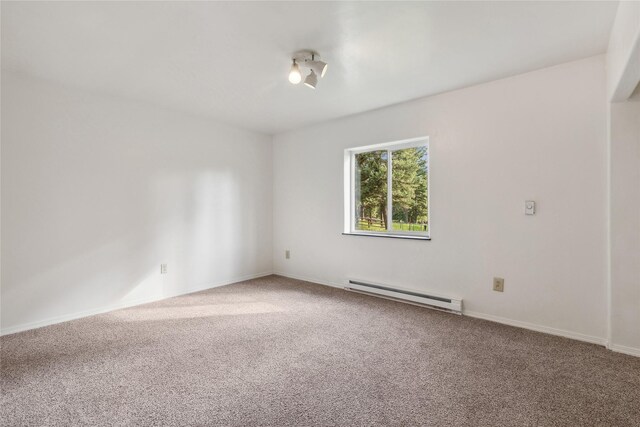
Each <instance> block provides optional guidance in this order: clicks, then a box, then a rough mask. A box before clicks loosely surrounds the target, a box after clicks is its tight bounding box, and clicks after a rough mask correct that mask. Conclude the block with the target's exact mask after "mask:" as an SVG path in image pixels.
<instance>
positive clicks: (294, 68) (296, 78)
mask: <svg viewBox="0 0 640 427" xmlns="http://www.w3.org/2000/svg"><path fill="white" fill-rule="evenodd" d="M289 81H290V82H291V83H293V84H294V85H297V84H298V83H300V81H302V75H301V74H300V67H298V64H296V60H295V59H294V60H293V65H291V71H290V72H289Z"/></svg>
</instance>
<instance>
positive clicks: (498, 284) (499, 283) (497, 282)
mask: <svg viewBox="0 0 640 427" xmlns="http://www.w3.org/2000/svg"><path fill="white" fill-rule="evenodd" d="M493 290H494V291H496V292H504V279H503V278H502V277H494V278H493Z"/></svg>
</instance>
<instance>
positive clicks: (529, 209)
mask: <svg viewBox="0 0 640 427" xmlns="http://www.w3.org/2000/svg"><path fill="white" fill-rule="evenodd" d="M524 214H525V215H535V214H536V202H534V201H533V200H527V201H526V202H524Z"/></svg>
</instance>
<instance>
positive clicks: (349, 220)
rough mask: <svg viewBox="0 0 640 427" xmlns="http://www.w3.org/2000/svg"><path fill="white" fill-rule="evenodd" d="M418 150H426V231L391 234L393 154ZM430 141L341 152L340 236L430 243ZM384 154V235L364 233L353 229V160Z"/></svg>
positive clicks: (409, 141)
mask: <svg viewBox="0 0 640 427" xmlns="http://www.w3.org/2000/svg"><path fill="white" fill-rule="evenodd" d="M420 146H426V147H427V153H428V155H427V212H429V222H428V224H429V228H428V230H429V231H426V232H424V231H399V230H393V206H392V205H393V196H392V195H393V187H392V186H393V182H392V181H393V180H392V179H391V177H392V174H393V170H392V160H393V154H392V153H393V152H394V151H397V150H404V149H407V148H415V147H420ZM429 148H430V147H429V137H428V136H423V137H419V138H411V139H404V140H401V141H393V142H385V143H382V144H375V145H367V146H363V147H356V148H348V149H346V150H344V232H343V234H351V235H359V236H377V237H396V238H404V239H419V240H430V239H431V191H430V190H431V189H430V187H431V179H430V176H429V175H430V173H431V167H430V163H431V151H430V149H429ZM381 150H387V212H388V218H391V220H390V221H387V222H388V224H387V231H384V232H381V231H367V230H358V229H356V224H355V222H356V211H355V209H356V201H355V196H356V189H355V184H356V182H355V181H356V180H355V170H356V167H355V158H356V154H360V153H366V152H370V151H381Z"/></svg>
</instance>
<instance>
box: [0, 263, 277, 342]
mask: <svg viewBox="0 0 640 427" xmlns="http://www.w3.org/2000/svg"><path fill="white" fill-rule="evenodd" d="M272 274H273V273H272V272H270V271H269V272H263V273H257V274H250V275H246V276H239V277H234V278H231V279H227V280H223V281H220V282H215V283H212V284H208V285H206V286H202V287H199V288H195V289H190V290H188V291H186V292H178V293H175V294H168V295H162V296H160V297H155V298H143V299H137V300H129V301H122V302H119V303H117V304H110V305H107V306H104V307H100V308H94V309H91V310H83V311H78V312H75V313H71V314H65V315H62V316H55V317H50V318H48V319H43V320H38V321H35V322H29V323H23V324H20V325H14V326H9V327H7V328H2V329H0V336H3V335H10V334H15V333H17V332H24V331H29V330H31V329H37V328H42V327H44V326H49V325H55V324H57V323H62V322H68V321H70V320H76V319H81V318H83V317H89V316H94V315H96V314H102V313H107V312H109V311H114V310H120V309H122V308H128V307H134V306H137V305H142V304H149V303H151V302H156V301H162V300H165V299H168V298H173V297H177V296H181V295H188V294H192V293H195V292H201V291H206V290H207V289H213V288H217V287H220V286H225V285H230V284H232V283H237V282H243V281H245V280H251V279H257V278H259V277H265V276H270V275H272Z"/></svg>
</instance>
